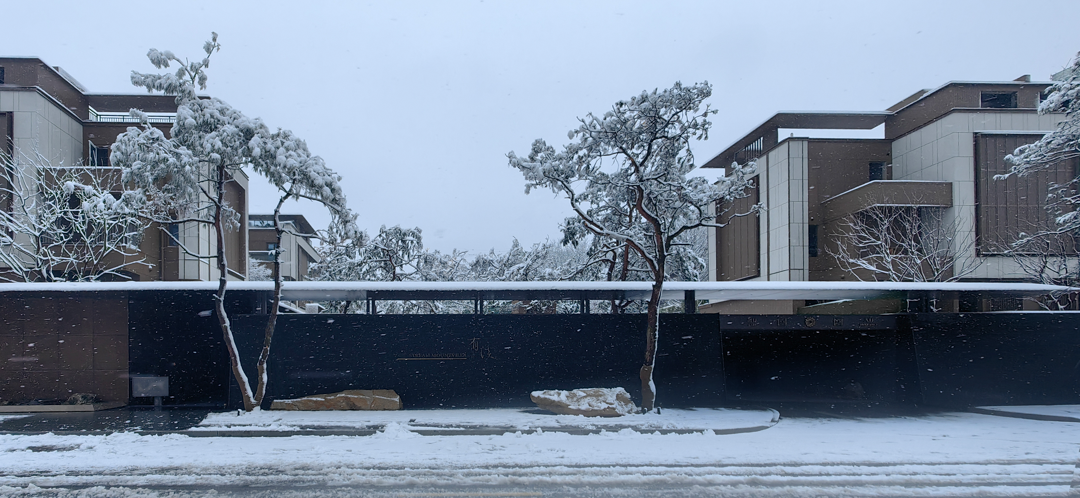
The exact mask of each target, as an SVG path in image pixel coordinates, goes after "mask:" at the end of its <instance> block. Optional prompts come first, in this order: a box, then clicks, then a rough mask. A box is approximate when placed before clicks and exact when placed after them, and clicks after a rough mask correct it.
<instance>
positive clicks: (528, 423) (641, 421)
mask: <svg viewBox="0 0 1080 498" xmlns="http://www.w3.org/2000/svg"><path fill="white" fill-rule="evenodd" d="M390 423H397V424H401V425H403V426H406V427H408V428H411V429H425V428H443V429H447V428H449V429H452V428H460V427H495V428H504V427H505V428H509V429H511V430H521V431H528V430H533V429H536V428H540V427H542V428H568V429H569V428H574V429H577V428H582V429H603V428H605V427H607V428H613V429H616V430H618V429H621V428H624V427H633V428H635V429H636V430H638V431H652V430H696V431H704V430H709V429H711V430H713V431H723V430H729V429H739V428H750V427H768V426H770V425H772V424H774V423H776V412H773V411H770V410H730V409H699V410H663V412H662V413H661V414H659V415H658V414H655V413H648V414H631V415H624V416H622V417H612V418H599V417H583V416H581V415H555V414H554V413H547V412H543V411H541V410H538V409H531V410H515V409H492V410H394V411H325V412H292V411H259V412H252V413H244V414H241V415H237V414H236V412H228V413H213V414H210V415H209V416H207V417H206V419H205V420H203V422H202V423H201V424H199V425H198V426H196V427H194V428H192V429H191V430H194V431H197V430H215V431H216V430H230V429H231V430H298V429H312V428H324V427H348V428H371V427H381V426H383V425H386V424H390Z"/></svg>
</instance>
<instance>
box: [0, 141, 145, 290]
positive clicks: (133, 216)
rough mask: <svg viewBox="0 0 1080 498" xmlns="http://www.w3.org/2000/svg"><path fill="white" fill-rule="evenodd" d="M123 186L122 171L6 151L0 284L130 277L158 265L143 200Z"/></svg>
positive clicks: (0, 195) (0, 172) (0, 157)
mask: <svg viewBox="0 0 1080 498" xmlns="http://www.w3.org/2000/svg"><path fill="white" fill-rule="evenodd" d="M119 186H120V171H119V170H118V169H109V168H90V167H86V166H81V165H71V166H64V165H53V164H51V163H50V162H49V161H48V160H47V159H46V158H45V157H44V156H42V155H41V154H40V153H36V152H34V153H27V152H24V151H21V150H18V149H14V157H12V156H8V155H7V154H6V153H5V152H2V151H0V281H8V282H12V281H19V282H35V281H43V282H52V281H65V280H66V281H90V280H101V279H120V280H126V279H129V278H131V276H130V274H129V273H128V272H129V271H130V270H132V269H134V268H135V267H139V266H144V267H149V266H151V265H150V264H149V263H147V262H146V258H145V256H144V255H143V254H142V253H141V252H140V251H139V244H140V243H141V241H142V237H143V231H144V230H145V229H146V227H147V224H146V223H145V222H144V218H143V217H142V215H143V214H144V213H143V208H144V206H145V203H144V202H143V200H144V199H143V198H142V197H141V196H138V195H134V193H132V192H121V191H118V190H116V189H118V188H119Z"/></svg>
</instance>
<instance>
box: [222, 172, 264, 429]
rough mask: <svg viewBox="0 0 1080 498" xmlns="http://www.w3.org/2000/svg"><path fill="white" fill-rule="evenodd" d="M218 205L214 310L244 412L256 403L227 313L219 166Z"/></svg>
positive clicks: (223, 199) (223, 178)
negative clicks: (241, 397)
mask: <svg viewBox="0 0 1080 498" xmlns="http://www.w3.org/2000/svg"><path fill="white" fill-rule="evenodd" d="M217 189H218V190H217V205H216V206H215V208H214V232H215V234H216V235H217V260H218V272H219V273H220V276H219V277H218V289H217V294H215V295H214V301H215V302H214V308H215V310H216V311H217V316H218V324H220V325H221V332H222V334H224V335H225V347H226V348H227V349H228V350H229V362H230V363H231V364H232V371H233V376H234V377H236V382H237V384H239V385H240V394H241V395H242V396H243V397H244V411H249V412H250V411H252V410H254V409H255V403H254V400H253V399H252V396H251V383H250V382H248V378H247V374H245V373H244V369H243V367H241V366H240V355H239V353H237V351H236V341H235V340H233V333H232V325H231V324H230V323H229V315H228V314H226V313H225V286H226V282H227V281H228V276H229V266H228V261H226V260H225V227H224V226H223V223H222V219H221V217H222V206H223V204H224V202H225V167H224V166H218V177H217Z"/></svg>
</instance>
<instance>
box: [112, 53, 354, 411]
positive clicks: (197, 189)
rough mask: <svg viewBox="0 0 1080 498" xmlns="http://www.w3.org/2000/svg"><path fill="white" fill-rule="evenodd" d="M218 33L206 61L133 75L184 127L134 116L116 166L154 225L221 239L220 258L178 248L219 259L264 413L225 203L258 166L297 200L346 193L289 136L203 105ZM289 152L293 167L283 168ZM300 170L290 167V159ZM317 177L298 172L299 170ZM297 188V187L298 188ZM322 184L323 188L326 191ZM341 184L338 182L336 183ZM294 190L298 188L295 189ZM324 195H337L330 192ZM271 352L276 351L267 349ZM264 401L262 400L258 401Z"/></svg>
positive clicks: (220, 295)
mask: <svg viewBox="0 0 1080 498" xmlns="http://www.w3.org/2000/svg"><path fill="white" fill-rule="evenodd" d="M220 48H221V45H220V44H218V42H217V33H212V35H211V39H210V40H209V41H207V42H206V43H205V44H204V45H203V51H204V52H205V56H204V57H203V58H202V59H201V60H195V61H188V60H182V59H180V58H178V57H177V56H175V55H174V54H173V53H172V52H170V51H159V50H157V49H151V50H150V51H149V52H148V53H147V57H148V58H149V59H150V62H151V63H152V64H153V65H154V66H155V67H157V68H158V69H166V68H170V67H172V66H173V65H174V64H175V65H176V66H177V69H176V71H175V72H173V73H164V74H145V73H139V72H136V71H132V73H131V82H132V84H133V85H135V86H139V87H143V88H146V89H147V91H150V92H155V91H158V92H163V93H164V94H166V95H172V96H175V98H176V106H177V111H176V122H175V123H174V124H173V127H172V130H171V136H170V137H168V138H166V137H165V134H164V133H162V132H161V131H160V130H158V129H156V128H154V127H152V126H150V125H149V124H148V122H147V120H146V115H145V114H144V113H142V112H140V111H138V110H135V109H132V111H131V113H132V115H133V116H135V117H138V118H139V119H140V121H141V123H142V126H141V128H140V127H130V128H128V129H127V131H126V132H125V133H122V134H121V135H120V136H118V137H117V139H116V142H115V143H114V144H113V149H112V155H111V158H112V161H113V163H114V164H115V165H117V166H120V167H121V168H122V169H123V180H124V182H125V184H127V185H130V186H133V187H134V188H136V189H138V190H137V191H138V192H140V193H141V194H142V195H143V196H145V198H146V199H148V201H149V206H151V207H152V210H151V212H152V218H153V220H154V221H156V222H159V223H162V224H171V223H191V224H198V225H204V226H207V227H209V228H210V229H211V230H213V232H214V237H215V241H216V251H215V253H214V254H200V253H198V252H197V251H196V250H195V249H194V248H189V247H187V246H185V245H184V244H183V242H182V241H180V240H175V242H176V243H177V244H178V245H179V246H180V248H181V250H183V251H184V252H186V253H187V254H189V255H192V256H195V257H198V258H202V259H212V260H214V261H215V262H216V263H217V269H218V288H217V292H216V293H215V297H214V309H215V312H216V315H217V318H218V323H219V325H220V327H221V331H222V334H223V335H224V338H225V345H226V348H227V350H228V354H229V361H230V363H231V366H232V371H233V375H234V377H235V378H236V380H237V383H238V384H239V386H240V391H241V394H242V396H243V400H244V409H245V410H247V411H251V410H254V409H255V408H257V407H258V406H259V403H258V402H257V401H256V395H255V393H253V391H252V389H251V383H250V382H249V380H248V378H247V375H246V374H245V373H244V370H243V368H242V367H241V363H240V358H239V355H238V353H237V350H236V344H235V341H234V339H233V332H232V327H231V325H230V323H229V317H228V314H227V313H226V310H225V291H226V286H227V276H228V262H227V260H226V257H225V254H226V253H225V232H226V230H239V229H241V227H240V226H239V222H240V214H239V213H238V212H237V211H236V210H235V209H234V208H233V207H232V206H229V204H228V202H227V201H226V199H225V192H226V184H228V183H229V182H233V181H235V180H234V178H235V177H236V176H237V175H240V174H241V170H242V168H244V167H251V168H252V169H254V170H255V171H259V172H262V173H264V174H266V175H268V177H270V178H271V181H272V182H277V183H275V184H277V185H279V187H282V186H284V187H286V188H293V195H294V196H295V195H296V194H298V193H300V192H303V193H304V195H310V197H312V198H316V199H319V200H320V202H324V203H329V204H334V205H337V204H338V203H339V202H340V203H341V204H343V203H344V200H343V197H342V198H341V199H340V201H339V200H338V196H339V195H340V189H338V190H337V193H335V191H334V187H333V184H330V185H328V184H326V180H327V178H330V177H333V174H332V172H329V170H326V169H325V166H324V165H322V163H321V160H318V161H316V160H315V159H313V158H312V157H311V156H310V155H309V154H308V153H307V151H306V146H301V145H302V142H299V141H297V140H296V139H295V137H293V136H292V135H291V133H288V132H280V131H279V132H277V133H271V132H270V130H269V129H268V128H267V127H266V126H265V125H264V124H263V123H262V121H261V120H259V119H257V118H249V117H247V116H245V115H244V114H243V113H242V112H240V111H239V110H237V109H235V108H233V107H232V106H230V105H229V104H227V103H226V102H224V101H222V100H221V99H218V98H203V97H199V96H198V95H197V94H196V89H205V88H206V81H207V74H206V70H207V68H208V67H209V66H210V58H211V56H212V55H213V54H214V53H215V52H217V51H218V50H220ZM282 149H284V158H285V164H279V163H278V160H279V157H280V156H279V154H280V153H282ZM290 159H291V160H292V161H293V162H294V163H295V164H293V165H292V166H289V160H290ZM293 166H295V168H298V169H299V170H303V169H304V168H310V171H300V172H299V173H298V172H297V171H294V170H293V169H290V168H292V167H293ZM290 182H293V183H290ZM319 182H322V184H320V183H319ZM335 183H336V178H335ZM290 185H291V187H289V186H290ZM324 189H329V192H328V193H327V192H325V191H324ZM264 350H268V348H264ZM265 382H266V379H265V375H262V372H260V379H259V392H260V393H261V392H264V387H265ZM258 401H261V400H258Z"/></svg>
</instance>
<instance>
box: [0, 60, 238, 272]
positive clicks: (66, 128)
mask: <svg viewBox="0 0 1080 498" xmlns="http://www.w3.org/2000/svg"><path fill="white" fill-rule="evenodd" d="M132 108H136V109H140V110H142V111H144V112H146V113H147V114H148V115H149V116H150V117H149V121H150V123H151V124H152V125H153V126H155V127H157V128H158V129H160V130H161V131H162V132H164V133H165V134H166V136H168V134H169V132H170V129H171V126H172V122H173V121H174V119H175V116H176V104H175V101H174V98H173V97H171V96H164V95H147V94H142V95H128V94H104V93H93V92H90V91H88V90H87V89H86V88H85V87H84V86H83V85H81V84H80V83H79V82H78V81H76V80H75V78H73V77H72V76H71V75H69V74H68V73H67V72H65V71H64V70H63V69H61V68H59V67H56V66H49V65H48V64H46V63H45V62H43V61H42V60H41V59H38V58H35V57H16V58H11V57H8V58H0V153H2V154H7V155H8V157H10V158H13V159H14V160H15V162H16V163H17V164H18V163H19V162H20V161H23V162H24V164H23V165H22V167H39V166H41V164H40V162H37V165H36V166H32V165H31V164H29V162H28V161H25V160H24V159H25V158H26V157H35V158H39V159H40V160H41V161H44V162H45V163H46V167H49V168H63V167H70V166H72V165H83V164H85V165H89V166H93V167H95V168H96V169H97V170H98V171H100V172H101V174H102V175H109V174H110V173H111V174H112V176H113V177H116V178H118V177H119V175H117V174H116V173H117V171H115V169H114V168H112V167H111V166H110V164H109V149H110V147H111V145H112V144H113V142H115V140H116V137H117V136H118V135H119V134H121V133H123V132H124V131H126V130H127V128H128V127H129V126H136V125H137V123H136V121H135V120H134V119H132V118H131V117H129V116H128V111H129V110H130V109H132ZM232 180H233V181H230V182H228V183H227V185H226V189H227V191H226V199H227V201H228V202H229V204H230V205H231V206H233V207H234V208H235V209H236V210H237V211H239V212H240V213H241V217H242V219H241V223H240V226H241V227H244V226H247V219H246V218H247V202H248V199H247V196H248V193H247V190H248V179H247V177H246V176H245V175H244V174H242V173H241V174H240V175H237V176H236V177H235V178H233V179H232ZM0 181H7V182H17V181H18V179H14V178H0ZM24 187H25V188H30V189H33V188H35V187H34V186H32V185H27V186H24ZM117 188H119V185H117ZM160 228H162V227H158V226H152V227H151V228H150V230H149V231H148V232H147V233H146V234H145V236H144V237H143V240H142V242H141V244H140V246H139V250H140V254H139V255H137V256H135V259H138V258H145V259H144V260H145V262H146V263H149V265H133V266H129V267H127V268H129V270H125V271H126V273H125V276H127V277H129V278H131V279H134V280H170V281H171V280H216V279H217V278H218V270H217V266H216V265H215V264H213V262H212V261H209V260H207V259H200V258H197V257H193V256H191V255H189V254H186V253H185V251H182V250H181V248H180V244H178V243H176V241H175V240H173V239H172V238H170V237H169V233H172V235H173V236H174V237H177V238H178V239H179V240H180V242H181V243H182V244H183V245H184V246H185V247H187V248H189V249H190V250H192V251H193V252H198V253H200V254H215V253H216V241H215V239H214V237H212V232H211V231H210V230H209V228H208V227H207V226H206V225H205V224H195V223H186V224H179V225H175V226H170V227H164V228H165V229H164V230H162V229H160ZM226 236H227V237H228V241H227V243H226V257H227V259H228V267H229V278H233V279H244V278H245V276H246V274H247V255H248V242H247V231H246V230H239V231H229V232H227V235H226ZM2 250H4V249H3V247H0V251H2ZM116 257H121V256H118V255H117V256H116ZM2 271H3V268H0V272H2Z"/></svg>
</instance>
